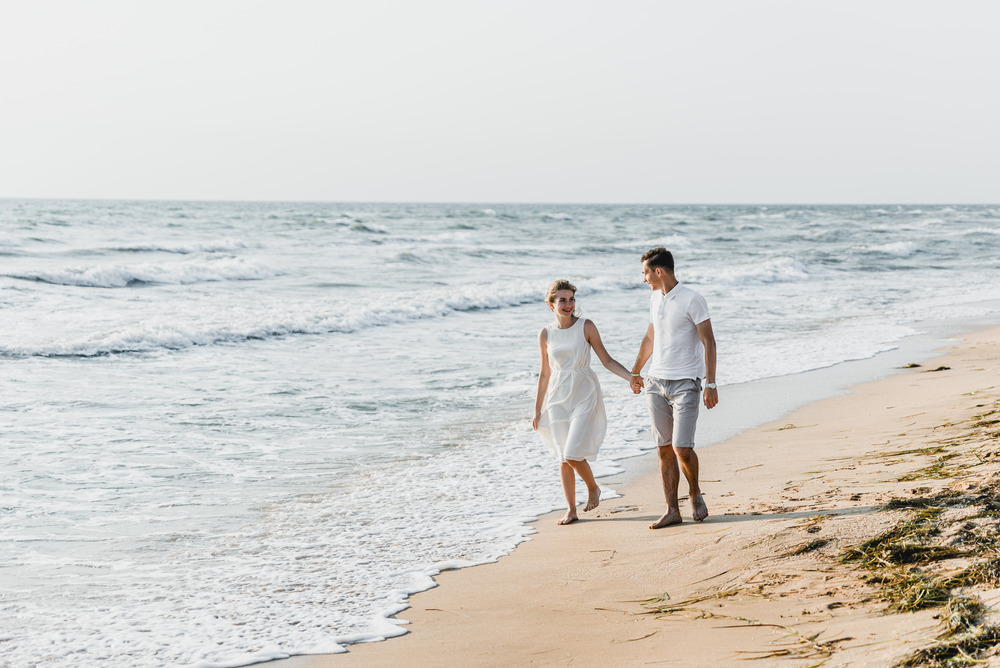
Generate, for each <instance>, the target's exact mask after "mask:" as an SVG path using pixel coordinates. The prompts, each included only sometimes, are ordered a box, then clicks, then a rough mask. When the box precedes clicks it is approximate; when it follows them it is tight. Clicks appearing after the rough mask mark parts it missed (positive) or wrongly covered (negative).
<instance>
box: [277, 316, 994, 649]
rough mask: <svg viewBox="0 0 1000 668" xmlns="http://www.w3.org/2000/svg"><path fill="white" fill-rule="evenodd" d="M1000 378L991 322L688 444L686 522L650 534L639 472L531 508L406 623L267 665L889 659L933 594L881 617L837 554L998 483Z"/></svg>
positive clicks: (916, 626)
mask: <svg viewBox="0 0 1000 668" xmlns="http://www.w3.org/2000/svg"><path fill="white" fill-rule="evenodd" d="M938 367H947V368H944V369H941V370H935V369H937V368H938ZM998 374H1000V329H993V330H989V331H986V332H979V333H975V334H970V335H966V336H964V337H963V340H962V342H961V343H959V344H958V345H956V346H955V347H954V348H952V349H951V350H950V351H949V352H948V353H947V354H945V355H944V356H942V357H939V358H936V359H934V360H932V361H931V362H926V363H924V364H923V365H922V366H920V367H919V368H913V369H907V370H905V371H903V372H901V373H899V374H897V375H894V376H891V377H889V378H887V379H883V380H879V381H876V382H873V383H868V384H865V385H862V386H859V387H856V388H854V391H853V392H851V393H849V394H846V395H844V396H840V397H836V398H833V399H828V400H824V401H820V402H817V403H814V404H811V405H808V406H805V407H803V408H800V409H798V410H796V411H794V412H793V413H792V414H790V415H788V416H786V417H784V418H782V419H781V420H780V421H778V422H775V423H771V424H765V425H762V426H760V427H758V428H754V429H750V430H748V431H746V432H745V433H743V434H740V435H739V436H737V437H735V438H732V439H730V440H728V441H726V442H724V443H720V444H717V445H713V446H711V447H709V448H705V449H703V450H700V451H699V456H700V458H701V470H702V478H703V481H704V482H703V488H704V491H705V499H706V501H707V503H708V505H709V510H710V512H711V516H710V517H709V518H708V519H707V520H706V521H705V522H701V523H695V522H692V521H691V519H690V506H689V505H688V504H687V501H686V500H683V501H682V510H683V511H684V515H685V522H684V523H683V524H681V525H677V526H673V527H669V528H666V529H661V530H658V531H651V530H649V529H648V528H647V526H648V525H649V524H650V523H651V522H652V521H654V520H655V519H656V518H657V517H659V515H660V514H661V513H662V511H663V497H662V490H661V487H660V482H659V478H658V476H657V475H655V474H646V475H644V476H642V477H639V478H637V479H636V480H634V481H632V482H630V483H629V484H628V485H627V486H625V487H624V488H619V491H621V492H622V493H623V494H624V496H623V497H622V498H620V499H613V500H609V501H605V502H603V503H602V504H601V506H600V507H599V508H598V509H597V510H596V511H594V512H591V513H581V517H583V518H584V519H583V521H580V522H578V523H576V524H573V525H570V526H566V527H561V526H556V524H555V522H556V520H557V519H558V518H559V517H560V516H561V512H560V513H554V514H552V515H549V516H546V517H543V518H541V519H540V520H539V521H538V523H537V525H536V527H537V528H538V530H539V533H538V534H537V535H535V536H533V538H532V540H530V541H528V542H525V543H523V544H521V545H520V546H518V547H517V548H516V550H515V551H514V552H513V553H512V554H511V555H509V556H506V557H503V558H502V559H500V561H499V562H498V563H496V564H488V565H485V566H478V567H474V568H467V569H463V570H458V571H450V572H446V573H443V574H441V575H440V576H439V577H438V578H437V581H438V583H439V585H440V586H438V587H436V588H434V589H431V590H429V591H427V592H424V593H421V594H417V595H416V596H414V597H412V598H411V601H410V602H411V605H412V607H411V608H410V609H409V610H406V611H405V612H403V613H401V615H400V617H402V618H404V619H406V620H409V622H410V625H409V626H408V627H407V628H408V630H409V631H410V633H409V634H407V635H405V636H402V637H399V638H395V639H391V640H388V641H386V642H379V643H365V644H358V645H352V646H350V647H349V652H347V653H344V654H336V655H329V656H313V657H295V658H292V659H289V660H285V661H279V662H275V664H274V665H275V666H276V668H277V667H279V666H280V668H350V667H351V666H368V667H370V666H400V665H408V666H499V665H515V666H535V665H539V666H548V665H557V666H563V665H565V666H569V665H572V666H644V665H681V666H705V665H746V663H745V661H744V660H746V659H751V658H752V659H755V660H754V661H752V663H751V665H755V666H770V665H780V666H808V665H818V664H820V663H823V665H825V666H888V665H893V664H895V663H896V662H898V661H899V660H901V659H902V658H904V657H906V656H907V655H909V654H910V653H911V652H913V651H914V650H916V649H918V648H920V647H923V646H927V645H929V644H932V643H933V642H934V641H935V637H936V636H938V635H939V634H941V633H942V631H943V629H944V626H943V623H942V615H941V613H942V610H943V608H940V607H937V608H930V609H925V610H920V611H917V612H905V613H892V614H887V613H886V608H887V605H888V603H887V602H886V601H885V600H884V599H883V598H882V596H881V594H880V591H879V589H878V588H877V587H876V586H875V585H874V584H870V583H866V581H865V580H866V573H865V572H864V571H863V570H861V569H860V568H859V567H858V566H856V565H850V564H842V563H839V562H838V561H837V556H838V555H840V554H842V552H843V550H845V549H847V548H850V547H852V546H855V545H858V544H860V543H861V542H863V541H864V540H866V539H868V538H871V537H873V536H875V535H877V534H878V533H879V532H881V531H884V530H885V529H887V528H889V527H891V526H892V525H894V524H895V523H898V522H900V521H902V520H903V519H905V517H906V516H907V513H912V512H913V511H910V510H906V509H903V510H887V509H886V508H885V504H886V503H887V502H888V501H889V500H890V499H892V498H898V497H902V498H909V499H913V498H917V497H921V498H923V497H928V496H932V495H934V494H935V493H936V492H938V491H940V490H945V489H951V490H957V491H958V492H963V493H964V492H967V491H968V490H973V489H983V487H982V485H983V484H984V483H985V484H989V485H991V486H992V487H993V488H995V487H996V482H997V480H998V474H1000V462H998V461H997V460H998V459H1000V457H996V456H995V455H996V454H997V452H998V451H1000V425H998V424H996V423H991V419H993V418H998V417H1000V413H996V414H993V415H992V417H991V418H989V419H988V418H984V417H983V416H984V415H987V414H989V413H990V412H991V411H998V410H1000V390H998ZM725 400H726V394H725V388H723V389H722V391H721V401H725ZM942 444H943V445H942ZM928 448H932V449H930V450H928ZM933 448H937V449H936V450H934V449H933ZM941 448H944V450H942V449H941ZM914 451H916V452H914ZM894 453H895V454H894ZM942 453H945V454H942ZM942 458H943V459H942ZM936 463H937V464H941V465H940V466H937V467H934V465H935V464H936ZM907 478H909V479H907ZM901 479H903V480H902V481H901ZM602 483H603V481H602ZM552 484H553V485H556V484H558V480H557V478H556V475H555V469H553V480H552ZM685 492H686V483H685V482H683V481H682V483H681V493H682V494H684V493H685ZM948 512H954V513H958V514H959V515H960V514H961V513H962V512H963V511H962V509H961V508H958V509H954V511H952V510H949V511H948ZM969 512H971V511H969ZM969 512H966V515H968V514H969ZM984 521H986V522H988V523H992V525H993V526H992V528H991V527H984V528H982V530H983V531H995V530H996V527H995V525H996V524H997V522H998V520H997V519H995V518H987V519H986V520H984ZM971 525H972V523H970V522H965V523H964V524H963V525H962V526H964V529H962V530H964V531H966V532H968V531H972V529H970V528H969V527H970V526H971ZM955 526H956V527H957V526H958V525H955ZM977 530H978V529H977ZM956 531H958V529H956ZM956 535H957V534H956ZM991 535H992V534H991ZM946 538H947V537H946ZM942 540H943V539H942ZM949 540H951V541H952V544H957V543H956V541H958V542H959V543H960V542H961V541H960V538H955V537H954V536H953V537H952V538H950V539H949ZM809 548H813V549H809ZM797 549H799V550H806V551H804V552H802V553H801V554H797V555H790V554H789V553H790V552H794V551H796V550H797ZM966 562H968V560H966ZM949 564H950V565H949ZM959 565H961V564H959ZM954 567H956V566H955V564H951V562H940V563H938V564H936V565H935V568H938V569H943V568H954ZM992 586H994V587H995V586H997V584H994V585H992ZM973 589H976V588H973ZM985 589H989V586H986V585H983V586H979V587H978V589H977V590H976V591H978V592H979V593H980V594H981V596H982V597H984V598H987V599H988V598H989V596H990V594H991V593H990V592H985V593H983V591H984V590H985ZM992 594H993V595H994V596H995V594H996V592H992ZM667 597H669V599H667ZM650 599H662V600H661V601H660V602H659V603H652V604H651V603H648V601H649V600H650ZM644 601H647V603H643V602H644ZM660 608H662V609H663V610H664V612H660V613H658V614H654V613H657V610H658V609H660ZM991 661H996V659H995V658H994V659H991Z"/></svg>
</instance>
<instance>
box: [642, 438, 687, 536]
mask: <svg viewBox="0 0 1000 668" xmlns="http://www.w3.org/2000/svg"><path fill="white" fill-rule="evenodd" d="M656 454H657V456H658V457H659V458H660V479H661V480H662V481H663V496H664V497H665V498H666V500H667V512H665V513H663V516H662V517H661V518H660V519H658V520H656V521H655V522H653V523H652V524H650V525H649V528H650V529H662V528H663V527H666V526H670V525H671V524H680V523H681V522H682V521H683V519H681V511H680V507H679V506H678V503H677V486H678V485H679V484H680V481H681V473H680V468H679V467H678V465H677V455H676V454H675V452H674V448H673V446H671V445H661V446H660V447H658V448H656Z"/></svg>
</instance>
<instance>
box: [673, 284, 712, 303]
mask: <svg viewBox="0 0 1000 668" xmlns="http://www.w3.org/2000/svg"><path fill="white" fill-rule="evenodd" d="M677 288H678V291H677V296H678V297H683V298H684V299H685V300H686V301H689V302H690V301H693V300H696V299H700V300H701V301H705V298H704V297H702V296H701V293H700V292H698V291H697V290H695V289H693V288H689V287H688V286H687V285H685V284H683V283H678V284H677Z"/></svg>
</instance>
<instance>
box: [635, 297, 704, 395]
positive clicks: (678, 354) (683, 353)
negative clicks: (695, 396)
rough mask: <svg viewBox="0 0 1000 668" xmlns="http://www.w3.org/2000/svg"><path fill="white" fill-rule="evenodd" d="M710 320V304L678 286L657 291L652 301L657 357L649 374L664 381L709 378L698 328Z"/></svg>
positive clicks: (650, 303)
mask: <svg viewBox="0 0 1000 668" xmlns="http://www.w3.org/2000/svg"><path fill="white" fill-rule="evenodd" d="M706 320H708V303H706V302H705V298H704V297H702V296H701V295H699V294H698V293H697V292H695V291H694V290H692V289H691V288H689V287H687V286H684V285H681V284H680V283H678V284H677V285H675V286H674V287H673V288H672V289H671V290H670V292H668V293H667V294H663V293H662V292H660V291H659V290H654V291H653V294H652V295H650V298H649V321H650V322H651V323H653V357H652V361H651V363H650V366H649V375H650V376H652V377H653V378H659V379H661V380H682V379H684V378H704V377H705V346H704V344H702V342H701V337H700V336H698V325H700V324H701V323H703V322H705V321H706Z"/></svg>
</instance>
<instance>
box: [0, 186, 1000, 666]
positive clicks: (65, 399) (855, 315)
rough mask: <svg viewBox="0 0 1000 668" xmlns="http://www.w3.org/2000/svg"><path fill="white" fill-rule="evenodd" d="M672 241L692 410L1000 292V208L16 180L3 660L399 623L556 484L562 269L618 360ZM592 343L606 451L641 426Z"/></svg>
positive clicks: (552, 495)
mask: <svg viewBox="0 0 1000 668" xmlns="http://www.w3.org/2000/svg"><path fill="white" fill-rule="evenodd" d="M659 245H664V246H666V247H667V248H669V249H671V250H672V251H673V252H674V255H675V258H676V262H677V276H678V279H679V280H680V281H681V282H682V283H685V284H687V285H689V286H691V287H693V288H694V289H695V290H697V291H699V292H701V293H702V294H703V295H704V296H705V297H706V299H707V301H708V304H709V308H710V310H711V313H712V323H713V327H714V330H715V334H716V338H717V341H718V346H719V372H718V381H719V384H720V402H721V403H720V406H719V407H718V408H717V409H715V410H714V411H712V412H711V413H703V415H702V421H703V422H709V423H713V422H714V423H725V421H726V420H727V407H726V386H727V385H729V386H733V385H738V384H744V383H751V382H754V381H759V380H761V379H764V378H774V377H779V376H788V375H792V374H801V373H803V372H806V371H809V370H811V369H818V368H824V367H832V366H835V365H838V364H841V363H843V362H845V361H848V360H859V359H866V358H871V357H873V356H875V355H877V354H878V353H881V352H884V351H888V350H892V349H895V348H898V347H899V346H900V345H901V344H902V343H903V342H904V341H906V340H907V339H908V338H910V337H913V336H915V335H917V334H919V333H920V332H922V331H925V329H926V327H927V323H929V322H940V321H963V320H965V321H967V320H974V319H977V318H984V317H986V318H990V317H995V316H996V315H997V314H998V313H1000V263H998V261H997V259H998V258H1000V207H998V206H962V205H954V206H896V205H891V206H890V205H885V206H666V205H663V206H658V205H574V204H566V205H548V204H546V205H531V204H520V205H513V204H482V205H479V204H475V205H473V204H365V203H347V204H345V203H288V202H274V203H266V202H246V203H240V202H147V201H54V200H52V201H46V200H0V363H2V366H3V380H2V382H0V443H2V447H0V471H2V475H0V555H2V559H0V665H5V666H18V667H20V666H29V665H44V666H53V667H59V666H67V667H68V666H73V667H74V668H78V667H80V666H98V665H99V666H106V667H117V666H122V667H129V668H134V667H137V666H190V667H195V666H197V667H201V668H208V667H210V666H215V667H222V666H240V665H247V664H251V663H255V662H259V661H265V660H269V659H274V658H280V657H285V656H288V655H296V654H308V653H320V652H337V651H343V649H344V645H345V644H349V643H352V642H358V641H362V640H376V639H380V638H386V637H390V636H394V635H399V634H401V633H404V632H405V630H406V628H405V625H404V623H403V622H402V621H401V620H399V619H397V618H394V617H392V615H394V614H396V613H398V612H400V611H401V610H403V609H405V607H406V599H407V596H408V595H409V594H411V593H414V592H417V591H421V590H423V589H426V588H428V587H430V586H432V585H433V581H432V579H431V578H432V576H433V575H435V574H437V573H438V572H439V571H441V570H443V569H448V568H457V567H462V566H467V565H471V564H480V563H486V562H490V561H494V560H496V559H497V558H498V557H500V556H501V555H503V554H505V553H507V552H509V551H510V550H511V549H512V548H513V547H514V546H515V545H516V544H517V543H518V542H520V541H522V540H524V539H525V538H526V537H527V536H529V535H530V534H531V533H532V531H533V529H532V528H531V521H532V520H534V519H535V518H537V517H538V516H539V515H541V514H544V513H547V512H549V511H551V510H554V509H556V508H559V507H560V506H561V505H562V501H561V488H560V485H559V479H558V471H557V465H556V463H555V462H554V461H552V460H551V458H550V456H549V455H548V454H547V452H546V451H545V448H544V447H543V446H542V444H541V442H540V440H539V439H538V437H537V435H536V434H535V433H534V432H532V430H531V427H530V418H531V409H532V405H533V400H534V388H535V377H536V373H537V370H538V357H539V351H538V346H537V334H538V330H539V329H541V328H542V327H543V326H544V325H545V324H546V323H548V322H549V321H550V320H551V317H552V316H551V313H550V312H549V310H548V308H547V307H546V306H545V304H544V302H543V298H544V291H545V288H546V287H547V285H548V284H549V283H550V282H551V281H552V280H554V279H556V278H567V279H569V280H571V281H572V282H574V283H575V284H576V285H577V286H578V288H579V292H578V294H577V298H578V302H579V305H580V307H581V308H582V310H583V312H584V316H585V317H587V318H590V319H592V320H593V321H594V322H595V323H596V324H597V326H598V329H599V330H600V332H601V335H602V338H603V340H604V342H605V345H606V346H607V348H608V350H609V352H610V353H611V354H612V356H614V357H615V358H616V359H617V360H619V361H620V362H622V363H623V364H625V365H626V366H630V365H631V363H632V361H633V360H634V359H635V355H636V352H637V349H638V344H639V341H640V339H641V338H642V335H643V333H644V332H645V329H646V324H647V319H646V318H647V306H648V298H649V288H648V287H647V286H646V285H645V284H644V283H643V282H642V276H641V273H640V265H639V257H640V255H641V254H642V253H643V252H644V251H646V250H648V249H649V248H652V247H655V246H659ZM592 364H593V366H594V367H595V369H596V370H597V373H598V376H599V378H600V379H601V382H602V385H603V389H604V394H605V402H606V405H607V410H608V417H609V431H608V438H607V440H606V442H605V445H604V448H603V449H602V453H601V456H600V458H599V459H598V460H597V462H596V463H595V472H596V473H598V474H599V475H608V474H612V473H616V472H619V471H621V470H622V468H623V467H624V466H626V465H627V460H628V458H630V457H634V456H636V455H640V454H642V453H643V452H644V451H646V450H649V449H650V448H651V447H652V443H651V442H650V437H649V433H648V431H647V417H646V411H645V404H644V402H643V400H642V398H641V397H634V396H633V395H632V394H631V392H630V391H629V388H628V384H627V383H626V382H625V381H623V380H621V379H618V378H617V377H615V376H613V375H612V374H610V373H608V372H606V371H605V370H604V369H603V368H601V367H600V364H599V363H598V362H597V360H596V358H595V359H594V360H593V361H592ZM599 481H600V480H599ZM580 488H582V486H578V489H580ZM605 489H606V496H605V498H607V499H611V498H613V497H614V496H615V495H616V493H615V492H614V491H613V489H612V488H610V487H606V488H605ZM581 494H582V492H581ZM709 502H710V506H711V500H709ZM611 503H614V502H613V501H611ZM403 617H404V618H405V614H404V615H403Z"/></svg>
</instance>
